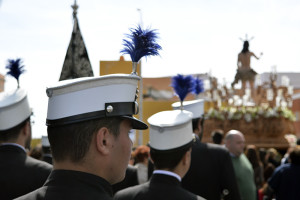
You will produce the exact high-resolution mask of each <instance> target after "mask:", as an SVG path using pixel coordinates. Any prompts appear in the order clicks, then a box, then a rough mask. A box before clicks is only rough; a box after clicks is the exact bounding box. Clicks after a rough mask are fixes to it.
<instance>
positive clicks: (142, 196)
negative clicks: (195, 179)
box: [114, 110, 203, 200]
mask: <svg viewBox="0 0 300 200" xmlns="http://www.w3.org/2000/svg"><path fill="white" fill-rule="evenodd" d="M191 119H192V113H190V112H188V111H181V110H180V111H179V110H178V111H174V110H173V111H163V112H159V113H156V114H154V115H153V116H151V117H150V118H149V119H148V122H149V124H150V156H151V159H152V160H153V162H154V166H155V170H154V172H153V175H152V177H151V179H150V181H148V182H146V183H143V184H141V185H138V186H134V187H130V188H127V189H124V190H121V191H119V192H117V193H116V195H115V196H114V199H115V200H131V199H134V200H153V199H155V200H166V199H172V200H179V199H180V200H181V199H191V200H201V199H203V198H202V197H200V196H197V195H195V194H193V193H191V192H189V191H187V190H185V189H183V188H182V187H181V185H180V182H181V179H182V177H183V176H184V175H185V174H186V172H187V171H188V169H189V167H190V161H191V147H192V145H193V141H194V137H193V133H192V121H191Z"/></svg>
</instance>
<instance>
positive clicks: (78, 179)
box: [45, 170, 113, 197]
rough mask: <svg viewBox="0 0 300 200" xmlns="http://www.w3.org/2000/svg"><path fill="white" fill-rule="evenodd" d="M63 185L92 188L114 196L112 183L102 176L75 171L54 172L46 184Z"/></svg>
mask: <svg viewBox="0 0 300 200" xmlns="http://www.w3.org/2000/svg"><path fill="white" fill-rule="evenodd" d="M57 184H63V185H65V186H68V187H74V188H76V187H90V188H91V190H95V191H99V192H100V191H103V190H104V192H105V193H107V195H109V196H111V197H112V196H113V191H112V187H111V185H110V183H109V182H108V181H106V180H105V179H103V178H102V177H100V176H96V175H93V174H90V173H85V172H80V171H73V170H53V171H52V172H51V174H50V176H49V177H48V179H47V181H46V182H45V185H46V186H53V185H57Z"/></svg>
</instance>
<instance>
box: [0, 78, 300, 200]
mask: <svg viewBox="0 0 300 200" xmlns="http://www.w3.org/2000/svg"><path fill="white" fill-rule="evenodd" d="M139 80H140V77H138V76H137V75H136V74H135V73H132V74H130V75H129V74H118V75H106V76H100V77H88V78H78V79H73V80H68V81H60V82H58V83H57V84H56V85H54V86H52V87H49V88H47V90H46V93H47V96H48V98H49V101H48V113H47V118H46V125H47V135H48V137H43V138H42V143H41V146H37V147H36V148H33V149H31V150H30V151H29V152H28V150H29V149H30V142H31V115H32V111H31V108H30V106H29V102H28V98H27V94H26V92H25V91H24V90H23V89H21V88H17V89H16V90H14V91H11V92H1V93H0V199H1V200H2V199H3V200H6V199H9V200H10V199H18V200H23V199H24V200H28V199H29V200H31V199H47V200H48V199H49V200H50V199H55V200H58V199H73V200H76V199H102V200H106V199H107V200H111V199H115V200H133V199H134V200H139V199H141V200H147V199H155V200H160V199H162V200H165V199H172V200H176V199H178V200H179V199H182V200H186V199H191V200H196V199H197V200H202V199H207V200H268V199H274V198H275V199H276V200H282V199H288V200H296V199H300V190H299V184H298V180H300V146H299V144H298V145H296V146H293V147H291V148H290V149H289V150H288V151H287V152H286V154H285V155H284V156H283V158H282V160H281V157H280V154H279V153H278V152H277V150H276V149H274V148H270V149H267V150H264V149H257V148H256V147H255V146H254V145H247V146H246V145H245V144H246V141H245V137H244V134H246V133H242V132H241V131H239V130H230V131H228V132H227V133H226V134H224V132H223V131H222V130H215V131H213V132H212V141H213V143H203V142H201V138H202V134H203V125H204V123H205V118H204V100H201V99H198V100H193V101H183V100H181V102H177V103H174V104H172V107H173V110H169V111H162V112H158V113H156V114H154V115H152V116H151V117H150V118H149V119H147V120H148V124H149V129H150V131H149V143H148V144H147V145H142V146H138V147H136V148H135V149H132V144H133V143H132V141H131V139H130V137H129V135H130V132H131V130H132V129H137V130H145V129H147V128H148V125H147V124H146V123H144V122H142V121H140V120H138V119H136V118H135V117H134V116H133V115H136V114H138V104H137V102H136V100H137V97H138V90H137V85H138V81H139ZM116 94H117V95H116ZM83 102H84V103H83Z"/></svg>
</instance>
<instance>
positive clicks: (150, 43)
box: [120, 25, 162, 62]
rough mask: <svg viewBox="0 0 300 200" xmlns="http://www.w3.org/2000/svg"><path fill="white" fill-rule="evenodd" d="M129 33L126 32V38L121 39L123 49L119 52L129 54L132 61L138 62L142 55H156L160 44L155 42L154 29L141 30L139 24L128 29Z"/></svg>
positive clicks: (156, 35)
mask: <svg viewBox="0 0 300 200" xmlns="http://www.w3.org/2000/svg"><path fill="white" fill-rule="evenodd" d="M129 30H130V32H131V34H126V36H127V38H128V39H127V40H126V39H123V45H124V49H122V50H121V51H120V52H121V53H123V54H129V55H130V57H131V60H132V62H138V61H139V60H140V59H141V58H142V57H144V56H146V57H147V56H157V55H159V52H158V51H159V50H161V49H162V48H161V46H160V45H159V44H157V43H156V39H157V38H158V34H157V33H156V30H150V29H146V30H143V29H142V28H141V27H140V25H138V26H137V27H136V28H131V29H129Z"/></svg>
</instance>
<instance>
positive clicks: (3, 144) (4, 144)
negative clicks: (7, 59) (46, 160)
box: [1, 143, 26, 153]
mask: <svg viewBox="0 0 300 200" xmlns="http://www.w3.org/2000/svg"><path fill="white" fill-rule="evenodd" d="M6 145H12V146H16V147H19V148H21V149H23V151H24V152H25V153H26V149H25V148H24V147H23V146H22V145H19V144H17V143H2V144H1V146H6Z"/></svg>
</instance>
